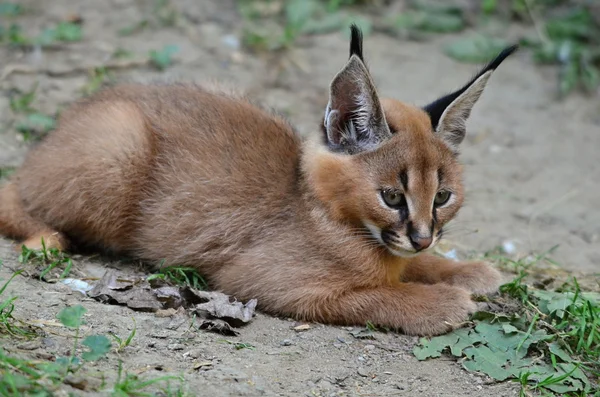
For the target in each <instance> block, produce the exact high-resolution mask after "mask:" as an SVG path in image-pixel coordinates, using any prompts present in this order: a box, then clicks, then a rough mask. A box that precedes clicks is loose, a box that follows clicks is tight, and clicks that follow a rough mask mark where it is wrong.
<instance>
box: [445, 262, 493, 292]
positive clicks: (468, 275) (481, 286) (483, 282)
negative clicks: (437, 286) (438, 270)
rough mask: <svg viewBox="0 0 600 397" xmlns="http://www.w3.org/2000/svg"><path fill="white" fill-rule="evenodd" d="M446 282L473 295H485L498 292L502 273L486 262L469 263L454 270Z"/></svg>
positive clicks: (446, 278)
mask: <svg viewBox="0 0 600 397" xmlns="http://www.w3.org/2000/svg"><path fill="white" fill-rule="evenodd" d="M444 282H446V283H448V284H451V285H455V286H457V287H461V288H464V289H466V290H468V291H470V292H471V293H473V294H478V295H485V294H491V293H495V292H497V291H498V287H499V286H500V284H501V283H502V275H501V274H500V272H499V271H498V270H496V269H494V268H493V267H491V266H490V265H488V264H487V263H485V262H468V263H465V264H461V265H459V266H457V267H456V268H454V269H453V270H452V272H451V274H449V275H447V277H445V280H444Z"/></svg>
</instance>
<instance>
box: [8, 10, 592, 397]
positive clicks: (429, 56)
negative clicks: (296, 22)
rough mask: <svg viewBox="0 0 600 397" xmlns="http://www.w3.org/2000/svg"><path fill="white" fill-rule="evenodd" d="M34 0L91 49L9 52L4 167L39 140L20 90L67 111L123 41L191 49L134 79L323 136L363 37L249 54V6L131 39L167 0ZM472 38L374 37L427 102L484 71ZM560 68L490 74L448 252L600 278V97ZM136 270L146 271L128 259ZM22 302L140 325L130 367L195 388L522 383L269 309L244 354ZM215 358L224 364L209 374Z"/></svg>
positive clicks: (380, 53)
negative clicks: (225, 92) (537, 261)
mask: <svg viewBox="0 0 600 397" xmlns="http://www.w3.org/2000/svg"><path fill="white" fill-rule="evenodd" d="M21 3H22V4H24V5H26V6H27V7H29V8H30V9H32V12H30V13H28V14H27V15H24V16H22V17H20V19H19V23H20V24H21V25H22V26H23V27H24V28H25V32H27V33H29V34H31V35H35V34H37V33H39V32H40V31H41V30H42V29H43V28H45V27H47V26H49V25H51V24H55V23H56V22H59V21H61V20H64V18H65V17H68V16H69V15H72V14H78V15H81V16H82V17H83V21H84V25H83V32H84V40H83V41H81V42H77V43H72V44H68V45H67V44H64V45H63V44H61V45H57V46H55V47H51V48H49V49H47V50H44V51H43V52H40V51H33V52H23V51H21V50H14V49H9V48H8V47H1V48H0V73H2V76H0V123H1V124H2V128H0V167H8V166H18V165H19V163H20V162H21V161H22V159H23V156H24V153H25V151H26V149H27V147H28V144H27V143H24V142H23V141H22V139H19V138H20V137H19V135H18V134H17V133H16V132H15V130H14V128H10V126H11V124H12V122H13V121H14V120H15V117H16V116H15V115H14V114H13V113H12V112H11V110H10V106H9V94H10V93H11V92H12V90H15V89H19V90H21V91H28V90H29V89H31V87H32V86H33V85H34V84H35V83H36V82H37V83H39V86H38V90H37V98H36V101H35V103H34V104H33V105H34V106H35V107H36V108H38V109H40V110H41V111H44V112H46V113H49V114H52V113H54V112H55V111H56V110H57V109H58V108H61V107H64V106H66V105H68V104H69V103H70V102H72V101H73V100H74V99H76V98H78V97H80V96H81V88H82V87H83V86H84V85H86V83H87V82H88V78H89V75H88V70H89V69H91V68H93V67H95V66H102V65H103V64H105V63H106V62H107V60H108V59H109V58H110V55H111V54H112V53H114V52H115V51H116V50H117V49H119V48H122V49H126V50H129V51H132V52H133V53H135V54H139V55H140V56H142V57H143V56H144V55H145V54H147V53H148V51H150V50H153V49H159V48H162V47H163V46H164V45H169V44H177V45H178V46H179V48H180V51H179V52H178V53H177V54H176V55H175V60H176V61H175V63H174V64H173V65H172V66H171V67H169V68H168V69H167V70H165V71H164V72H159V71H156V70H154V69H152V68H149V67H147V66H136V64H135V62H136V61H135V60H136V59H138V58H134V60H133V61H128V62H132V63H133V65H131V66H130V67H127V68H123V69H121V70H119V71H116V72H115V76H116V77H117V79H118V80H136V81H140V80H141V81H147V80H155V79H169V80H180V81H205V80H208V79H217V80H221V81H227V82H231V83H234V84H236V85H237V86H240V87H242V88H244V89H245V90H247V91H249V92H250V93H251V94H252V95H254V96H256V97H258V98H259V99H261V100H262V101H263V102H265V103H267V104H268V105H270V106H272V107H274V108H276V109H277V110H279V111H281V112H283V113H284V114H286V115H288V117H289V118H290V119H291V121H292V122H293V123H294V124H295V125H296V126H297V127H298V129H299V130H300V131H301V132H308V131H311V130H314V129H316V128H318V123H319V121H320V118H321V117H322V114H323V111H324V108H325V105H326V103H327V90H328V84H329V81H330V79H331V78H332V77H333V75H334V74H335V73H336V72H337V71H338V69H339V68H340V67H341V66H342V65H343V63H344V62H345V60H346V57H347V38H346V37H345V36H344V35H342V34H340V33H332V34H326V35H319V36H313V37H303V38H302V39H301V40H300V41H299V42H298V43H297V45H295V47H294V49H293V50H292V53H291V55H289V54H288V55H286V56H284V57H281V56H276V55H273V54H271V55H253V54H250V53H247V52H244V51H243V50H242V49H240V48H239V47H238V45H237V43H239V39H240V37H241V24H240V16H239V15H238V13H237V11H236V5H235V2H234V1H219V2H216V1H209V0H206V1H192V0H177V1H172V2H171V3H172V4H173V5H175V7H176V8H177V10H178V11H179V12H180V15H182V18H181V20H180V22H179V23H178V26H174V27H161V28H149V29H145V30H143V31H142V32H140V33H138V34H134V35H131V36H128V37H119V36H118V35H117V31H118V30H119V29H121V28H123V27H126V26H131V25H132V23H135V22H136V21H139V20H141V19H143V18H144V17H145V16H146V15H148V14H149V13H150V12H151V8H152V7H151V5H150V3H151V2H143V1H135V0H111V1H108V0H107V1H92V0H85V1H79V2H72V1H68V0H54V1H52V2H51V3H50V2H48V5H44V6H43V7H42V6H41V2H39V1H36V0H30V1H25V0H23V1H21ZM50 4H51V5H50ZM515 29H516V28H515ZM504 35H505V36H506V37H507V38H509V39H510V38H514V37H516V35H517V33H515V31H514V29H506V30H505V32H504ZM456 37H457V36H452V35H444V36H440V37H437V38H434V39H432V40H430V41H427V42H418V43H417V42H409V41H400V40H399V39H397V38H393V37H389V36H387V35H384V34H381V33H373V34H372V35H369V36H368V37H367V38H366V41H365V53H366V57H367V60H368V63H369V66H370V69H371V71H372V73H373V76H374V78H375V81H376V82H377V84H378V85H379V87H380V92H381V93H382V94H383V95H386V96H392V97H396V98H399V99H402V100H407V101H410V102H414V103H417V104H425V103H427V102H428V101H431V100H433V99H435V98H436V97H437V96H439V95H441V94H443V93H445V92H447V91H449V90H451V89H454V88H456V87H457V86H459V85H461V84H462V83H463V82H465V81H466V80H467V79H468V78H469V77H470V76H471V75H472V73H473V72H474V71H475V69H476V67H474V66H473V65H465V64H460V63H456V62H455V61H453V60H451V59H449V58H448V57H446V56H445V55H443V53H442V51H441V48H442V46H443V45H444V43H447V42H449V41H451V40H454V39H456ZM290 57H291V58H290ZM290 59H293V60H294V62H292V61H290ZM9 72H10V73H9ZM555 73H556V70H555V69H554V68H551V67H540V66H538V65H534V64H533V63H532V61H531V59H530V54H529V53H527V52H525V51H522V52H520V53H518V54H517V55H516V56H514V57H513V58H511V59H509V60H508V61H506V63H504V64H503V65H502V66H501V67H500V68H499V69H498V71H497V72H496V73H495V74H494V76H493V77H492V79H491V80H490V83H489V84H488V87H487V89H486V92H485V93H484V95H483V97H482V99H481V100H480V102H479V103H478V105H477V106H476V107H475V109H474V111H473V114H472V116H471V119H470V122H469V124H468V127H469V131H468V138H467V141H466V143H465V144H464V146H463V153H462V161H463V162H464V163H465V165H466V187H467V197H468V201H467V204H466V205H465V207H464V209H463V210H462V212H461V214H460V216H459V218H458V219H457V221H456V222H455V227H454V232H453V233H451V234H450V236H449V241H448V245H449V246H453V247H456V248H457V249H459V250H460V252H462V253H468V252H479V253H481V252H484V251H486V250H490V249H492V248H494V247H496V246H498V245H501V244H502V243H505V242H510V243H513V244H514V245H515V246H516V250H517V253H527V252H542V251H545V250H547V249H549V248H551V247H553V246H554V245H557V244H558V245H559V247H558V248H557V249H556V251H554V254H553V259H554V260H556V261H557V262H558V263H560V264H561V266H563V267H564V268H565V269H568V270H571V271H574V272H580V273H585V274H589V276H587V277H593V276H592V275H591V274H592V273H598V272H599V270H600V250H599V249H598V246H599V243H600V211H598V210H597V201H598V198H600V162H599V161H598V155H597V151H598V148H600V100H599V98H598V95H596V96H595V97H584V96H581V95H578V94H575V95H571V96H570V97H569V98H567V99H566V100H564V101H560V102H559V101H557V100H556V99H555V89H556V86H555ZM0 258H2V259H3V261H4V264H5V266H4V267H3V268H2V269H1V270H0V278H2V279H6V278H7V277H8V276H9V275H10V271H9V269H10V268H14V267H15V266H16V259H17V253H16V251H15V245H14V244H13V243H12V242H11V241H9V240H6V239H0ZM74 258H75V264H76V267H77V268H78V272H80V273H79V274H80V275H86V276H91V277H94V276H96V277H99V276H101V275H102V274H103V272H104V270H105V269H106V268H107V267H115V266H117V265H118V263H116V262H115V263H112V262H107V261H105V260H100V259H97V258H96V259H95V258H90V257H81V256H75V257H74ZM121 271H122V272H124V273H128V274H131V273H135V272H139V269H135V268H132V267H131V266H129V267H122V266H121ZM10 294H12V295H17V296H19V299H18V301H17V304H16V309H15V313H14V314H15V317H17V318H22V319H28V320H48V321H49V320H53V319H55V316H56V313H58V312H59V311H60V310H61V309H62V308H63V307H65V306H67V305H73V304H78V303H79V304H82V305H84V306H85V307H86V308H87V309H88V313H87V315H86V321H87V328H86V329H85V332H87V333H99V334H106V333H108V332H109V331H114V332H115V333H117V334H119V335H126V334H127V333H128V330H131V328H132V326H133V322H132V320H131V318H132V317H135V319H136V323H137V335H136V337H135V339H134V341H133V343H132V345H131V346H130V347H128V348H127V349H125V351H124V352H122V353H120V358H121V359H122V360H123V361H124V367H125V369H127V370H129V371H137V372H139V373H143V376H144V377H145V376H148V377H155V376H160V375H164V374H166V373H175V374H177V373H183V374H184V376H185V379H186V384H187V386H188V387H189V390H190V392H191V394H192V395H206V396H238V395H246V396H255V395H256V396H258V395H265V396H275V395H280V396H338V395H349V396H353V395H357V396H358V395H360V396H393V395H413V394H414V393H419V394H421V395H423V396H511V395H517V390H518V388H517V387H516V385H515V384H513V383H499V384H498V383H493V382H489V380H488V379H487V378H485V377H479V376H477V375H474V374H469V373H467V372H466V371H464V370H462V368H461V367H460V364H457V363H455V362H453V361H450V360H445V359H439V360H432V361H425V362H419V361H417V360H416V359H415V358H414V357H413V356H412V353H411V350H412V346H413V344H414V342H415V341H416V340H415V339H414V338H409V337H405V336H402V335H396V334H383V333H378V334H377V339H376V340H374V341H372V340H357V339H354V338H353V337H352V336H351V335H350V334H349V331H348V330H347V329H345V328H340V327H329V326H321V325H317V324H314V325H312V327H311V329H309V330H308V331H304V332H296V331H294V330H293V329H291V327H292V325H293V324H294V322H293V321H291V320H288V319H279V318H273V317H269V316H265V315H261V314H259V315H258V316H257V318H256V319H255V320H254V321H253V322H252V323H251V324H250V325H249V326H247V327H245V328H243V329H242V330H241V335H240V336H239V337H237V338H236V340H239V341H242V342H246V343H250V344H252V345H253V346H255V349H254V350H250V349H242V350H235V349H233V348H232V346H231V345H229V344H226V343H222V339H223V337H222V336H219V335H216V334H211V333H204V332H194V333H189V332H187V330H188V325H189V324H188V323H186V324H181V325H179V327H176V325H177V324H173V323H172V322H171V321H172V319H170V318H158V317H156V316H155V315H153V314H149V313H137V312H133V311H131V310H129V309H127V308H125V307H120V306H111V305H103V304H100V303H97V302H95V301H93V300H91V299H89V298H85V297H84V296H83V295H81V294H79V293H77V292H73V291H71V290H70V289H69V288H68V287H66V286H64V285H60V284H47V283H42V282H40V281H37V280H31V279H25V278H22V277H19V278H16V279H15V280H14V281H13V282H12V284H11V285H10V287H9V289H8V291H7V295H10ZM64 332H65V331H64V330H61V329H59V328H56V327H54V328H53V327H52V326H47V333H48V335H47V337H45V338H42V339H41V340H39V341H36V342H34V343H33V344H28V345H19V346H10V349H12V351H14V352H16V353H22V354H29V355H32V356H34V357H41V358H43V357H44V355H45V354H48V353H50V354H55V353H56V354H64V351H65V350H68V346H69V344H70V342H68V341H66V340H65V339H64V338H62V337H61V336H60V335H61V334H64ZM284 341H285V342H284ZM111 355H112V356H110V357H109V360H102V361H99V362H98V363H97V364H95V365H97V368H95V369H97V370H98V371H112V372H111V373H112V374H113V375H109V378H111V377H112V378H114V372H115V371H116V368H117V362H118V361H117V360H116V359H115V355H114V354H112V353H111ZM206 362H210V363H211V365H203V366H200V368H199V369H194V367H197V366H198V363H206ZM108 383H109V384H110V382H108ZM76 393H77V394H80V393H83V392H81V391H76ZM93 394H94V393H87V394H86V395H93Z"/></svg>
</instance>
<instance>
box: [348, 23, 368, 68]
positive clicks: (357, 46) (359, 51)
mask: <svg viewBox="0 0 600 397" xmlns="http://www.w3.org/2000/svg"><path fill="white" fill-rule="evenodd" d="M352 55H356V56H357V57H358V58H359V59H360V60H361V61H363V62H364V61H365V60H364V59H363V34H362V31H361V30H360V28H359V27H358V26H356V25H355V24H352V25H350V57H352Z"/></svg>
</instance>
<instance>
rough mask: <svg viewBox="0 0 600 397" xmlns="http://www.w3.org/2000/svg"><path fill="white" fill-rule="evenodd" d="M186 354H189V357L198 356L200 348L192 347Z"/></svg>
mask: <svg viewBox="0 0 600 397" xmlns="http://www.w3.org/2000/svg"><path fill="white" fill-rule="evenodd" d="M187 355H188V356H190V357H191V358H198V357H200V356H201V355H202V350H200V349H192V350H190V351H189V352H187Z"/></svg>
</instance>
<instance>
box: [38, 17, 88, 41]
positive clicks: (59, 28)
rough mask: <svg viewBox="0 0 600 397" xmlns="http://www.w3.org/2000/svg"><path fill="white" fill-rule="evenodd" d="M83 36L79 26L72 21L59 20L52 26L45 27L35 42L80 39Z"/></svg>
mask: <svg viewBox="0 0 600 397" xmlns="http://www.w3.org/2000/svg"><path fill="white" fill-rule="evenodd" d="M82 37H83V33H82V31H81V26H80V25H77V24H75V23H72V22H61V23H59V24H58V25H56V26H55V27H53V28H49V29H45V30H44V31H42V33H41V34H40V35H39V36H38V38H37V40H36V41H37V43H39V44H41V45H49V44H52V43H54V42H56V41H58V42H74V41H80V40H81V39H82Z"/></svg>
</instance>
